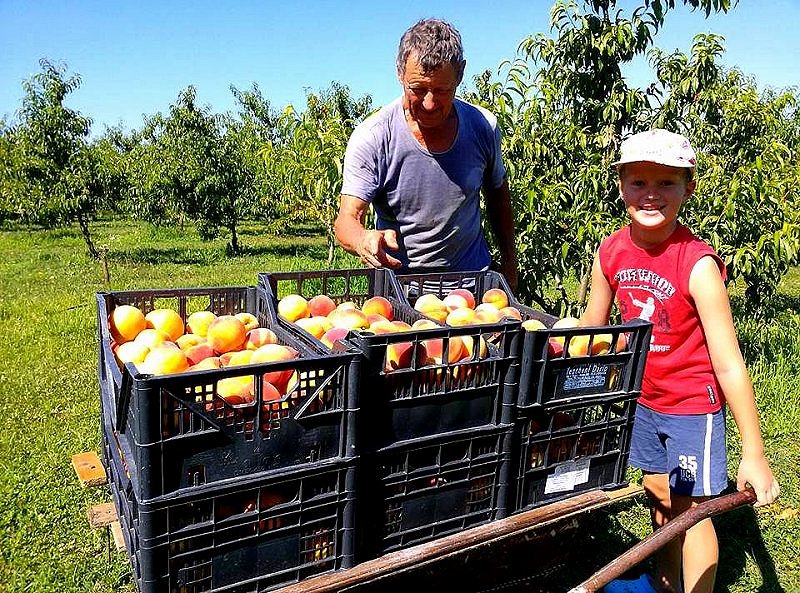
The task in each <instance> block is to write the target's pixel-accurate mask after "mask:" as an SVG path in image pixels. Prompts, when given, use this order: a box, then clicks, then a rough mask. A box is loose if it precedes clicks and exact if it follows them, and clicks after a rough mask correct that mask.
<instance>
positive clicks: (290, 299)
mask: <svg viewBox="0 0 800 593" xmlns="http://www.w3.org/2000/svg"><path fill="white" fill-rule="evenodd" d="M310 314H311V312H310V311H309V309H308V301H307V300H306V299H305V298H303V297H301V296H300V295H299V294H289V295H286V296H285V297H283V298H282V299H281V300H280V301H278V315H280V316H281V317H283V318H284V319H285V320H286V321H297V320H298V319H300V318H301V317H308V316H309V315H310Z"/></svg>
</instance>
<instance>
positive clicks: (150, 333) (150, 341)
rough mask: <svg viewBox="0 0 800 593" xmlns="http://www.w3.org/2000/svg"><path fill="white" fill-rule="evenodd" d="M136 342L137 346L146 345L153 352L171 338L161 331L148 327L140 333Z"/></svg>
mask: <svg viewBox="0 0 800 593" xmlns="http://www.w3.org/2000/svg"><path fill="white" fill-rule="evenodd" d="M134 342H136V343H137V344H144V345H145V346H147V347H148V348H150V349H151V350H152V349H153V348H155V347H156V346H158V345H159V344H162V343H164V342H169V336H168V335H167V334H165V333H164V332H162V331H161V330H159V329H153V328H152V327H148V328H146V329H143V330H142V331H140V332H139V335H137V336H136V338H135V339H134Z"/></svg>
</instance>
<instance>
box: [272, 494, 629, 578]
mask: <svg viewBox="0 0 800 593" xmlns="http://www.w3.org/2000/svg"><path fill="white" fill-rule="evenodd" d="M641 492H642V489H641V487H633V488H630V487H629V488H623V489H620V490H618V491H615V492H613V493H608V492H604V491H599V490H594V491H589V492H584V493H582V494H579V495H577V496H574V497H572V498H568V499H566V500H561V501H557V502H554V503H551V504H548V505H545V506H543V507H539V508H536V509H532V510H530V511H526V512H523V513H519V514H517V515H512V516H511V517H507V518H505V519H500V520H497V521H492V522H491V523H488V524H486V525H480V526H478V527H474V528H472V529H468V530H466V531H462V532H459V533H455V534H452V535H448V536H445V537H442V538H439V539H436V540H434V541H431V542H428V543H424V544H420V545H417V546H414V547H411V548H407V549H405V550H399V551H397V552H393V553H390V554H386V555H384V556H381V557H380V558H376V559H374V560H368V561H366V562H362V563H360V564H358V565H356V566H354V567H353V568H350V569H347V570H342V571H337V572H333V573H329V574H324V575H320V576H318V577H313V578H309V579H305V580H303V581H301V582H299V583H295V584H292V585H289V586H287V587H283V588H281V589H280V590H279V591H280V593H330V592H333V591H340V590H342V589H346V588H347V587H355V586H357V585H362V584H365V583H369V582H374V581H376V580H379V579H382V578H387V577H390V576H394V575H398V574H400V573H403V572H405V571H410V570H416V569H419V568H420V567H423V566H425V565H427V564H431V563H433V562H438V561H441V560H443V559H445V558H448V557H452V556H454V555H458V554H463V553H465V552H466V551H471V550H475V549H477V548H478V547H481V546H487V545H489V544H492V543H494V542H497V541H500V540H503V539H506V538H509V537H513V536H518V535H521V534H523V533H524V532H526V531H532V530H541V529H542V528H543V527H546V526H548V525H554V524H555V523H558V522H561V521H563V520H565V519H567V518H570V517H574V516H577V515H579V514H582V513H586V512H588V511H590V510H593V509H597V508H600V507H604V506H607V505H609V504H612V503H614V502H617V501H620V500H623V499H624V498H627V497H631V496H635V495H637V494H639V493H641Z"/></svg>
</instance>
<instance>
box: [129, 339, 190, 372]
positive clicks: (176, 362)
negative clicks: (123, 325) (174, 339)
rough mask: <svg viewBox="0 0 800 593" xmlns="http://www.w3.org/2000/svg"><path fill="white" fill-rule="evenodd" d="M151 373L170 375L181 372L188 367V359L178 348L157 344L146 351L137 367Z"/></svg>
mask: <svg viewBox="0 0 800 593" xmlns="http://www.w3.org/2000/svg"><path fill="white" fill-rule="evenodd" d="M137 368H138V369H139V370H140V371H142V372H143V373H149V374H151V375H170V374H173V373H182V372H183V371H185V370H186V369H188V368H189V361H187V360H186V355H185V354H184V353H183V350H181V349H180V348H168V347H164V346H157V347H155V348H153V349H152V350H150V352H148V353H147V356H146V357H145V359H144V361H143V362H142V364H141V365H140V366H139V367H137Z"/></svg>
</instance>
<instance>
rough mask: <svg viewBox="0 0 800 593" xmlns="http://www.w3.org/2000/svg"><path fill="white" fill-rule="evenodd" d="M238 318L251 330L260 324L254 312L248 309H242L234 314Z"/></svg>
mask: <svg viewBox="0 0 800 593" xmlns="http://www.w3.org/2000/svg"><path fill="white" fill-rule="evenodd" d="M234 317H236V319H238V320H239V321H241V322H242V325H244V329H245V330H247V331H250V330H251V329H256V328H257V327H258V326H259V325H260V324H259V323H258V319H257V318H256V316H255V315H253V314H252V313H247V312H246V311H242V312H241V313H237V314H236V315H234Z"/></svg>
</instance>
